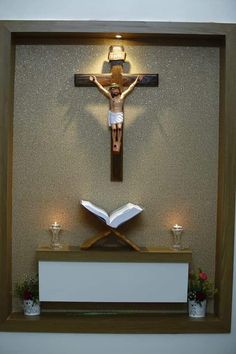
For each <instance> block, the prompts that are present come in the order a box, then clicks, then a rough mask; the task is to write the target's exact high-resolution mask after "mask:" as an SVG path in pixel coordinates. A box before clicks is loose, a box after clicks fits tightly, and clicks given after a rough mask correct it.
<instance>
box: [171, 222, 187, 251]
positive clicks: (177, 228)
mask: <svg viewBox="0 0 236 354" xmlns="http://www.w3.org/2000/svg"><path fill="white" fill-rule="evenodd" d="M171 230H172V232H173V245H172V247H173V248H174V249H175V250H180V249H181V248H182V245H181V234H182V232H183V230H184V228H183V226H181V225H178V224H175V225H174V226H173V227H172V229H171Z"/></svg>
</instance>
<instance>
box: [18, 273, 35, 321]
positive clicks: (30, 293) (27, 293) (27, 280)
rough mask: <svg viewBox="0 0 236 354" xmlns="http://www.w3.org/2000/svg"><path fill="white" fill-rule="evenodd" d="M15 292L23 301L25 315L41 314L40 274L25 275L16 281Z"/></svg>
mask: <svg viewBox="0 0 236 354" xmlns="http://www.w3.org/2000/svg"><path fill="white" fill-rule="evenodd" d="M15 294H16V296H17V297H18V298H19V299H21V300H22V301H23V308H24V314H25V315H27V316H37V315H39V314H40V303H39V279H38V274H35V275H33V276H29V275H25V276H24V277H23V279H22V280H21V281H19V282H17V283H16V286H15Z"/></svg>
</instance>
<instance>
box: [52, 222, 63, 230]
mask: <svg viewBox="0 0 236 354" xmlns="http://www.w3.org/2000/svg"><path fill="white" fill-rule="evenodd" d="M51 227H52V229H60V228H61V225H60V224H58V222H57V221H55V222H54V223H53V224H52V226H51Z"/></svg>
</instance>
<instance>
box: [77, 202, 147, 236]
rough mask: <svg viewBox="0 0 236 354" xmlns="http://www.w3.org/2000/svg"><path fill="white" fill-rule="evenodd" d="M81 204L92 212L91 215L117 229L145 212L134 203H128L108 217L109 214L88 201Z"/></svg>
mask: <svg viewBox="0 0 236 354" xmlns="http://www.w3.org/2000/svg"><path fill="white" fill-rule="evenodd" d="M81 204H82V205H83V206H84V207H85V208H86V209H88V210H89V211H91V213H93V214H95V215H97V216H98V217H99V218H101V219H102V220H103V221H104V222H105V223H106V224H107V225H108V226H110V227H113V228H115V229H116V228H117V227H118V226H120V225H121V224H123V223H124V222H126V221H127V220H129V219H132V218H133V217H134V216H136V215H138V214H139V213H141V211H143V208H141V207H140V206H138V205H135V204H132V203H127V204H125V205H123V206H122V207H121V208H118V209H116V210H114V211H113V212H112V213H111V214H110V215H108V213H107V212H106V211H105V210H104V209H102V208H99V207H98V206H96V205H95V204H93V203H91V202H89V201H87V200H81Z"/></svg>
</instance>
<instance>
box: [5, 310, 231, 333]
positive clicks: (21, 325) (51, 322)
mask: <svg viewBox="0 0 236 354" xmlns="http://www.w3.org/2000/svg"><path fill="white" fill-rule="evenodd" d="M0 330H4V331H10V332H18V331H19V330H20V331H24V332H54V333H55V332H56V333H61V332H64V333H126V334H127V333H199V332H204V333H223V332H227V328H225V327H224V326H222V322H221V320H220V319H219V318H218V317H216V316H214V315H207V317H205V318H200V319H191V318H189V317H188V315H187V314H150V313H149V314H143V313H142V314H137V313H134V314H127V313H124V314H119V313H115V312H114V313H112V314H111V313H108V314H98V313H96V314H93V313H91V314H89V313H87V314H81V313H68V312H66V313H53V312H47V313H46V312H45V313H42V314H41V315H40V316H36V317H27V316H24V315H23V313H12V314H11V315H10V316H9V318H8V320H7V322H5V323H4V324H2V325H1V326H0Z"/></svg>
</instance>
